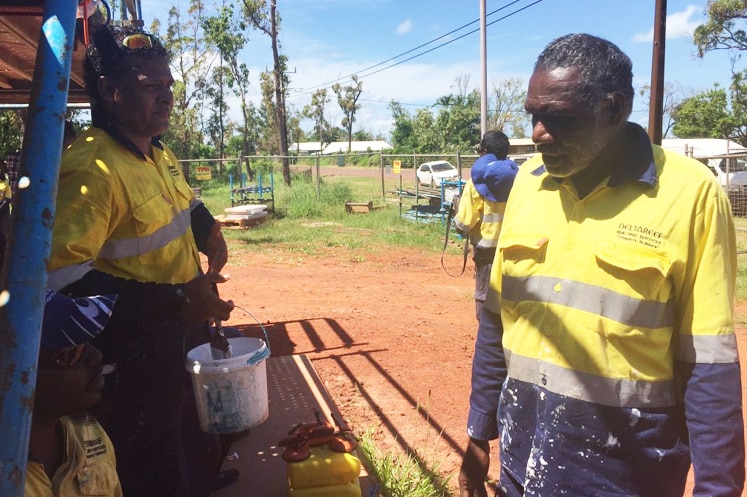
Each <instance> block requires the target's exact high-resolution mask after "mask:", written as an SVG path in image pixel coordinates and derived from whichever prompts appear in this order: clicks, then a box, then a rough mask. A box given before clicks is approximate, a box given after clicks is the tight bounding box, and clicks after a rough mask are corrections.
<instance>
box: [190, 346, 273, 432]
mask: <svg viewBox="0 0 747 497" xmlns="http://www.w3.org/2000/svg"><path fill="white" fill-rule="evenodd" d="M228 342H229V343H230V344H231V351H232V353H233V357H231V358H228V359H213V355H212V352H211V350H210V344H209V343H206V344H204V345H200V346H199V347H196V348H194V349H192V350H190V351H189V353H188V354H187V364H186V366H187V371H189V372H190V373H192V387H193V388H194V392H195V400H196V402H197V414H198V416H199V419H200V428H202V430H203V431H206V432H209V433H237V432H240V431H243V430H246V429H247V428H251V427H252V426H256V425H258V424H260V423H262V422H263V421H265V420H266V419H267V417H268V416H269V415H270V410H269V406H268V402H267V364H266V362H265V359H267V357H269V355H270V350H269V349H268V348H267V345H266V344H265V342H264V341H263V340H260V339H259V338H249V337H238V338H229V339H228Z"/></svg>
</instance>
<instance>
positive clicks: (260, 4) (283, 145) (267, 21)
mask: <svg viewBox="0 0 747 497" xmlns="http://www.w3.org/2000/svg"><path fill="white" fill-rule="evenodd" d="M243 1H244V16H245V17H246V18H247V19H248V20H249V22H250V24H251V25H252V26H254V28H255V29H258V30H259V31H261V32H263V33H265V34H266V35H268V36H269V37H270V42H271V45H272V60H273V71H272V82H273V95H274V97H275V101H274V105H273V107H274V112H275V123H276V126H277V136H278V143H279V146H280V155H281V156H282V157H283V159H282V161H283V179H284V180H285V184H286V185H288V186H290V184H291V176H290V162H289V161H288V123H287V116H286V109H285V97H286V95H287V93H288V77H287V76H286V69H287V58H286V57H284V56H282V55H280V42H279V41H278V40H279V34H278V33H279V30H280V14H278V13H277V2H276V0H270V5H269V9H268V6H267V2H266V1H265V0H243ZM260 78H261V76H260ZM263 95H264V91H263Z"/></svg>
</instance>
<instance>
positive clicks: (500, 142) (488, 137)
mask: <svg viewBox="0 0 747 497" xmlns="http://www.w3.org/2000/svg"><path fill="white" fill-rule="evenodd" d="M509 145H510V144H509V142H508V137H507V136H506V135H505V134H504V133H503V132H501V131H496V130H491V131H488V132H487V133H485V134H484V135H482V140H480V147H479V148H480V151H481V152H487V153H489V154H493V155H495V157H496V158H497V159H500V160H503V159H505V158H506V156H507V155H508V147H509Z"/></svg>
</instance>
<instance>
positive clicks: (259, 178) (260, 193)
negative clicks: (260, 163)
mask: <svg viewBox="0 0 747 497" xmlns="http://www.w3.org/2000/svg"><path fill="white" fill-rule="evenodd" d="M257 179H258V181H257V186H258V187H259V188H258V190H259V200H260V201H261V200H262V173H259V177H258V178H257Z"/></svg>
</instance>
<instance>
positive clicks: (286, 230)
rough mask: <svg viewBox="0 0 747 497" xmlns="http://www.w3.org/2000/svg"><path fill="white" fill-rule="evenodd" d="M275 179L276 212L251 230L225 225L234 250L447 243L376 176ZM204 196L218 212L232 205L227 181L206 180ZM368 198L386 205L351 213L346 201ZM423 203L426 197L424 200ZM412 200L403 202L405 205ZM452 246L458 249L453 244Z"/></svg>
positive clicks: (436, 247) (429, 247)
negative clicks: (406, 215) (387, 194)
mask: <svg viewBox="0 0 747 497" xmlns="http://www.w3.org/2000/svg"><path fill="white" fill-rule="evenodd" d="M277 176H278V175H276V181H275V213H274V214H273V215H272V216H271V217H270V218H269V219H268V220H267V221H266V222H264V223H263V224H261V225H259V226H257V227H255V228H252V229H250V230H224V236H225V237H226V238H227V239H228V241H229V243H230V242H235V243H232V244H231V250H232V252H234V253H250V252H262V251H268V250H273V251H285V252H288V253H291V254H293V253H296V254H304V255H307V256H314V255H323V254H324V253H326V251H327V250H326V249H328V248H330V247H346V248H350V249H356V251H357V252H362V253H363V256H365V253H367V252H368V251H380V250H382V248H383V247H385V246H406V247H416V248H420V249H423V250H424V251H426V252H428V253H432V254H435V253H438V252H439V251H440V250H441V249H442V247H443V238H444V234H445V233H444V230H445V227H444V226H442V223H440V222H435V223H415V222H412V221H408V220H405V219H403V218H402V217H401V216H400V209H399V206H398V205H397V204H395V203H388V202H386V201H385V200H384V199H383V198H382V197H381V180H380V179H377V178H352V177H334V178H330V179H325V178H323V179H322V183H321V188H320V191H319V195H317V188H316V181H315V180H312V179H308V178H304V177H303V176H301V175H295V176H294V177H293V178H292V186H291V187H290V188H289V187H287V186H286V185H285V184H284V183H282V180H281V181H278V180H277ZM201 199H202V201H203V202H204V203H205V205H206V206H207V207H208V209H210V211H211V212H212V213H214V214H221V213H223V210H224V209H225V208H226V207H230V206H231V202H230V192H229V187H228V185H221V184H216V183H207V184H203V185H202V197H201ZM348 201H350V202H368V201H373V202H374V204H375V205H385V204H388V205H387V206H386V207H384V208H381V209H377V210H374V211H372V212H369V213H365V214H348V213H346V212H345V202H348ZM423 203H424V202H423ZM407 208H408V206H407V205H406V206H404V207H403V211H405V210H407ZM449 250H455V251H458V250H457V249H456V248H454V247H453V246H451V245H450V246H449Z"/></svg>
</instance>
